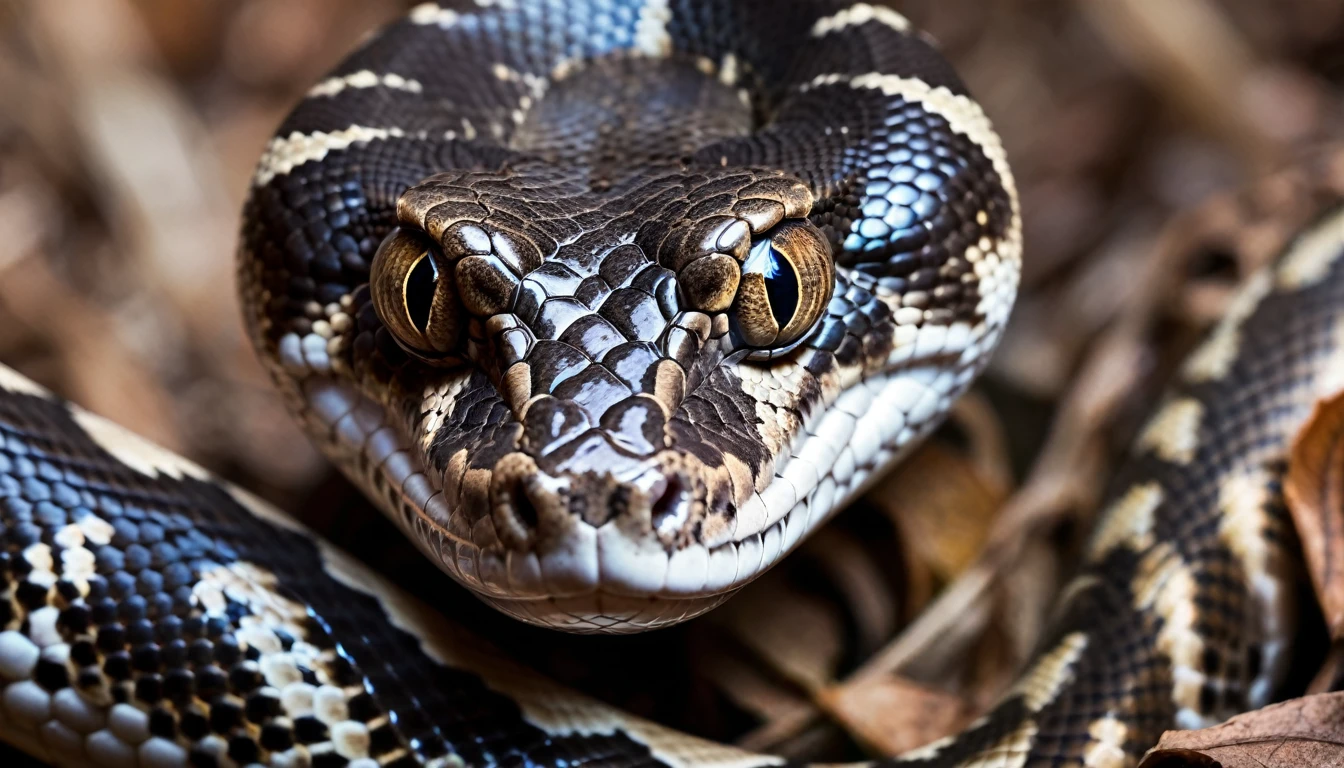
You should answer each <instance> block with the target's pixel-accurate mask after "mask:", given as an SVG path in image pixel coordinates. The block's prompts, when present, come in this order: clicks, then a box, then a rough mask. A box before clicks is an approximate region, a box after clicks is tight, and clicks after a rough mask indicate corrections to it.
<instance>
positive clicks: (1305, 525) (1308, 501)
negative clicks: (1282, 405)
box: [1284, 391, 1344, 639]
mask: <svg viewBox="0 0 1344 768" xmlns="http://www.w3.org/2000/svg"><path fill="white" fill-rule="evenodd" d="M1284 496H1285V497H1286V498H1287V501H1288V508H1289V509H1290V510H1291V512H1292V515H1293V522H1294V523H1295V524H1296V525H1297V533H1298V536H1299V537H1300V538H1301V539H1302V550H1303V553H1304V554H1305V556H1306V560H1307V568H1308V570H1309V571H1311V582H1312V584H1313V585H1314V586H1315V587H1316V596H1317V598H1318V599H1319V600H1320V602H1321V610H1322V611H1323V612H1324V614H1325V621H1326V624H1327V626H1328V627H1329V628H1330V636H1331V637H1333V638H1335V639H1339V638H1340V637H1341V635H1344V391H1341V392H1338V393H1336V394H1334V395H1333V396H1331V397H1330V398H1328V399H1325V400H1321V401H1319V402H1318V403H1317V404H1316V408H1315V410H1314V411H1313V412H1312V414H1311V418H1309V419H1308V420H1307V422H1306V424H1305V425H1304V426H1303V427H1302V429H1301V430H1300V431H1299V432H1298V434H1297V438H1296V439H1295V440H1294V441H1293V448H1292V452H1291V453H1290V454H1289V459H1288V476H1287V478H1286V479H1285V480H1284Z"/></svg>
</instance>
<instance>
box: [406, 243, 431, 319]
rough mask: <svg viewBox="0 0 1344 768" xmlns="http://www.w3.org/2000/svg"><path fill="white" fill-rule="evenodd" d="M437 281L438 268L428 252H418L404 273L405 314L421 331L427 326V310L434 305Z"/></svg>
mask: <svg viewBox="0 0 1344 768" xmlns="http://www.w3.org/2000/svg"><path fill="white" fill-rule="evenodd" d="M438 282H439V268H438V267H436V266H434V260H433V259H431V258H429V254H428V253H422V254H420V258H419V259H417V260H416V262H415V265H414V266H412V267H411V271H410V273H408V274H407V275H406V289H405V295H406V316H407V317H409V318H410V319H411V324H412V325H414V326H415V327H416V329H417V330H419V331H420V332H421V333H424V332H425V328H426V327H428V326H429V310H430V309H431V308H432V307H433V306H434V287H435V285H437V284H438Z"/></svg>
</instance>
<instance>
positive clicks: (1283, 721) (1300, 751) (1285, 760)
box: [1139, 693, 1344, 768]
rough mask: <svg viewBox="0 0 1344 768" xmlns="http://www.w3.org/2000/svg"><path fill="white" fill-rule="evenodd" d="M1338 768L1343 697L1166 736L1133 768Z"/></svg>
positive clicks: (1342, 762) (1327, 696)
mask: <svg viewBox="0 0 1344 768" xmlns="http://www.w3.org/2000/svg"><path fill="white" fill-rule="evenodd" d="M1180 766H1200V767H1201V768H1203V766H1222V768H1289V767H1290V766H1291V767H1292V768H1300V767H1302V766H1312V767H1313V768H1322V767H1324V766H1344V693H1323V694H1320V695H1319V696H1307V697H1305V698H1301V699H1293V700H1292V701H1285V702H1283V703H1282V704H1275V705H1273V706H1269V707H1265V708H1264V709H1260V710H1256V711H1255V712H1249V713H1247V714H1244V715H1238V716H1237V717H1234V718H1232V719H1231V720H1228V721H1227V722H1226V723H1223V724H1222V725H1215V726H1213V727H1212V728H1205V729H1203V730H1199V731H1167V732H1166V733H1164V734H1162V739H1161V741H1159V742H1158V743H1157V746H1156V747H1154V748H1153V749H1152V751H1150V752H1149V753H1148V755H1147V756H1145V757H1144V759H1143V762H1142V763H1140V764H1139V768H1180Z"/></svg>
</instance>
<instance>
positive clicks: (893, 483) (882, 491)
mask: <svg viewBox="0 0 1344 768" xmlns="http://www.w3.org/2000/svg"><path fill="white" fill-rule="evenodd" d="M1003 496H1004V492H1003V491H1002V490H1001V489H999V488H993V487H991V486H990V484H988V483H986V482H985V481H984V479H983V478H982V477H981V476H980V474H979V473H978V472H977V471H976V467H975V466H974V465H973V464H972V463H971V460H970V459H969V458H968V457H966V456H964V455H962V454H960V453H958V452H956V451H954V450H951V449H949V448H947V447H944V446H943V445H942V444H940V443H936V442H931V443H929V444H927V445H925V446H924V447H923V448H921V449H920V450H919V451H918V452H916V453H915V454H914V455H912V456H910V457H909V458H908V459H906V460H905V462H903V463H902V464H901V465H900V466H899V467H897V468H896V470H895V471H894V472H892V473H891V475H889V476H888V477H887V478H885V479H883V480H881V481H879V482H878V484H877V486H876V487H874V488H873V490H872V491H870V492H869V493H868V498H869V499H870V500H871V501H872V502H873V503H874V504H876V505H878V506H879V507H881V508H882V509H883V510H885V511H886V512H887V514H888V515H890V516H891V518H892V521H893V522H894V523H896V525H897V526H899V527H900V529H901V532H902V534H903V536H904V537H905V539H906V541H908V542H910V544H911V545H912V546H913V547H914V549H915V554H916V555H917V557H918V558H919V561H920V562H922V563H927V564H928V567H930V568H931V569H932V570H933V572H934V573H935V574H936V575H937V576H938V578H939V579H942V580H944V581H946V580H950V579H952V578H955V577H956V575H957V574H959V573H961V572H962V571H964V570H965V569H966V566H968V565H969V564H970V562H971V560H973V559H974V558H975V556H976V555H977V554H979V552H980V550H981V548H982V547H983V546H984V543H985V537H986V535H987V534H988V533H989V526H990V522H991V521H992V520H993V519H994V513H995V512H996V511H997V510H998V508H999V505H1000V504H1001V503H1002V502H1003Z"/></svg>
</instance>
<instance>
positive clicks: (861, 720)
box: [818, 675, 970, 756]
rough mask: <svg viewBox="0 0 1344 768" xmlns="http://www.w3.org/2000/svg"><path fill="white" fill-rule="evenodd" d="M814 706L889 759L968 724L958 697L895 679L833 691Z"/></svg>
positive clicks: (889, 677) (880, 677)
mask: <svg viewBox="0 0 1344 768" xmlns="http://www.w3.org/2000/svg"><path fill="white" fill-rule="evenodd" d="M818 702H819V703H820V704H821V706H822V707H823V708H824V709H825V710H826V711H827V712H828V713H830V715H831V716H832V717H834V718H835V719H836V720H837V721H839V722H840V724H841V725H843V726H844V727H845V730H847V731H849V732H850V733H851V734H853V735H854V736H855V737H856V738H858V739H859V740H860V741H862V742H864V743H865V744H867V745H868V746H869V747H870V748H871V749H873V750H874V751H876V752H878V753H880V754H883V755H889V756H890V755H898V754H900V753H902V752H906V751H908V750H911V749H914V748H916V747H921V746H923V745H925V744H928V743H929V742H931V741H934V740H936V739H940V738H942V737H944V736H947V735H948V734H952V733H956V732H957V731H958V730H960V729H961V728H962V727H963V726H964V725H965V724H966V722H967V720H969V719H970V717H969V712H968V711H967V706H966V702H965V701H963V700H962V699H961V698H960V697H958V696H953V695H952V694H950V693H945V692H943V691H938V690H934V689H932V688H926V687H924V686H921V685H918V684H916V683H913V682H911V681H909V680H906V679H904V678H901V677H897V676H895V675H875V676H872V677H866V678H862V679H857V680H854V681H853V682H849V683H845V684H843V685H837V686H834V687H832V688H830V689H828V690H825V691H822V692H821V695H820V696H818Z"/></svg>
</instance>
